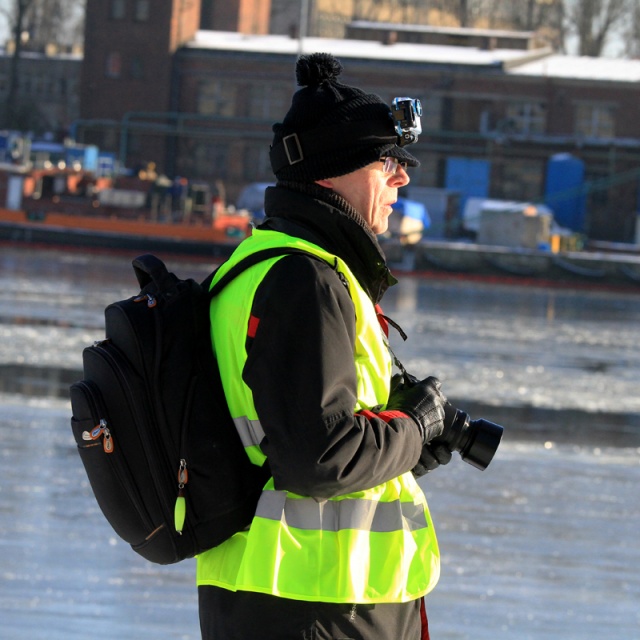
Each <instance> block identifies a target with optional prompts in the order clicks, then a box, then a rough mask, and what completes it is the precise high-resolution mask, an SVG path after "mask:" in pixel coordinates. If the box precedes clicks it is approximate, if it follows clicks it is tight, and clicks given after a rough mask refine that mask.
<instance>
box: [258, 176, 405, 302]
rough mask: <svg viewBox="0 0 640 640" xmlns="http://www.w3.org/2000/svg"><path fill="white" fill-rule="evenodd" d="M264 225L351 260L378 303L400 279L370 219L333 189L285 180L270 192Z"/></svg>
mask: <svg viewBox="0 0 640 640" xmlns="http://www.w3.org/2000/svg"><path fill="white" fill-rule="evenodd" d="M265 213H266V215H267V218H266V220H265V221H264V222H263V223H262V224H261V225H260V228H261V229H271V230H274V231H281V232H283V233H286V234H288V235H292V236H296V237H299V238H302V239H303V240H307V241H309V242H313V243H314V244H317V245H318V246H320V247H322V248H323V249H325V250H326V251H329V252H330V253H333V254H334V255H336V256H338V257H339V258H341V259H342V260H344V261H345V262H346V263H347V264H348V265H349V268H350V269H351V271H352V272H353V274H354V275H355V277H356V278H357V279H358V282H359V283H360V284H361V285H362V287H363V288H364V290H365V291H366V292H367V294H368V295H369V297H370V298H371V300H372V301H373V302H374V303H377V302H379V301H380V299H381V298H382V296H383V295H384V292H385V291H386V290H387V289H388V287H390V286H391V285H394V284H396V282H397V280H396V279H395V278H394V277H393V275H392V274H391V272H390V271H389V268H388V267H387V264H386V259H385V256H384V253H383V252H382V249H381V248H380V245H379V244H378V240H377V238H376V236H375V234H374V233H373V232H372V231H371V230H370V228H369V226H368V225H367V223H366V222H365V220H364V218H363V217H362V216H361V215H360V214H359V213H358V212H357V211H356V210H355V209H354V208H353V207H352V206H351V205H350V204H349V203H348V202H347V201H346V200H344V198H342V197H340V196H339V195H337V194H336V193H335V192H333V191H331V190H330V189H325V188H324V187H321V186H319V185H316V184H302V183H286V182H279V183H278V185H277V186H275V187H269V188H268V189H267V190H266V193H265Z"/></svg>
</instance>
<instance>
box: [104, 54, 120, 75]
mask: <svg viewBox="0 0 640 640" xmlns="http://www.w3.org/2000/svg"><path fill="white" fill-rule="evenodd" d="M121 73H122V57H121V55H120V52H118V51H112V52H111V53H108V54H107V61H106V65H105V75H106V76H107V78H119V77H120V74H121Z"/></svg>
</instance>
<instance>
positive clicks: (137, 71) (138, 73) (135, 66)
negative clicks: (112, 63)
mask: <svg viewBox="0 0 640 640" xmlns="http://www.w3.org/2000/svg"><path fill="white" fill-rule="evenodd" d="M131 77H132V78H134V79H135V80H141V79H142V78H144V65H143V64H142V58H140V57H139V56H134V57H133V59H132V60H131Z"/></svg>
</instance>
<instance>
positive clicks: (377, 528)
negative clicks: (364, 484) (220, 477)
mask: <svg viewBox="0 0 640 640" xmlns="http://www.w3.org/2000/svg"><path fill="white" fill-rule="evenodd" d="M256 516H258V517H260V518H266V519H268V520H278V521H279V520H281V519H282V521H283V522H285V523H286V524H287V525H288V526H290V527H295V528H296V529H310V530H313V531H340V530H341V529H359V530H364V531H373V532H376V533H390V532H392V531H401V530H402V529H406V530H407V531H415V530H417V529H426V528H427V526H428V525H427V519H426V515H425V510H424V506H423V505H421V504H413V503H412V502H400V500H395V501H394V502H378V501H376V500H366V499H362V498H360V499H350V498H347V499H344V500H322V501H320V502H318V501H317V500H314V499H313V498H291V499H289V500H287V494H286V492H285V491H263V492H262V495H261V496H260V501H259V502H258V508H257V510H256Z"/></svg>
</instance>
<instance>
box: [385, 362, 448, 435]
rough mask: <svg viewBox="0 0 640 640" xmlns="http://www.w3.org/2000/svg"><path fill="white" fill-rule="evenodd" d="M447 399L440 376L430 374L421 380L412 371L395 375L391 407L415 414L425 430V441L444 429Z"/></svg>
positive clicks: (421, 431) (414, 416) (420, 425)
mask: <svg viewBox="0 0 640 640" xmlns="http://www.w3.org/2000/svg"><path fill="white" fill-rule="evenodd" d="M446 404H447V399H446V398H445V396H444V395H443V394H442V393H441V391H440V380H438V379H437V378H434V377H433V376H429V377H428V378H425V379H424V380H417V379H416V378H414V377H413V376H410V375H409V374H405V375H402V374H396V375H394V376H393V378H392V379H391V393H390V395H389V402H388V403H387V409H395V410H397V411H402V412H403V413H406V414H407V415H408V416H410V417H411V418H413V419H414V420H415V422H416V424H417V425H418V428H419V429H420V433H421V434H422V442H423V444H427V443H428V442H431V440H433V439H434V438H437V437H438V436H441V435H442V432H443V431H444V420H445V405H446Z"/></svg>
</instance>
